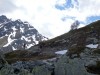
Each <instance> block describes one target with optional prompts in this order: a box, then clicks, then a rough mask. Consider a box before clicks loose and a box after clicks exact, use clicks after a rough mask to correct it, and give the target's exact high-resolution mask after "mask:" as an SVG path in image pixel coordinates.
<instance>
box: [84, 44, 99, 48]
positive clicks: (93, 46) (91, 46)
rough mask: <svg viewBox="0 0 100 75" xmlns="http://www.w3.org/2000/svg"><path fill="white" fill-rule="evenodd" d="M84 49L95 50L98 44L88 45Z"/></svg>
mask: <svg viewBox="0 0 100 75" xmlns="http://www.w3.org/2000/svg"><path fill="white" fill-rule="evenodd" d="M86 47H89V48H97V47H98V44H95V45H94V44H89V45H86Z"/></svg>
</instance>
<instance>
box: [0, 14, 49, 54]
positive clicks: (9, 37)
mask: <svg viewBox="0 0 100 75" xmlns="http://www.w3.org/2000/svg"><path fill="white" fill-rule="evenodd" d="M47 39H48V38H46V37H45V36H43V35H41V34H40V33H39V32H38V31H37V30H36V29H35V28H34V27H33V26H32V25H30V24H29V23H28V22H26V21H25V22H22V21H21V20H20V19H18V20H15V21H13V20H11V19H8V18H7V17H6V16H5V15H2V16H0V48H1V50H2V51H3V52H9V51H12V50H19V49H24V48H23V46H24V45H25V46H26V47H25V49H28V48H30V47H31V46H34V45H36V44H38V42H39V41H43V40H47Z"/></svg>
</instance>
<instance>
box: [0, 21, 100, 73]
mask: <svg viewBox="0 0 100 75" xmlns="http://www.w3.org/2000/svg"><path fill="white" fill-rule="evenodd" d="M65 50H67V51H65ZM38 51H39V52H38ZM60 52H61V54H58V53H60ZM63 52H65V53H64V54H63ZM0 74H1V75H100V20H98V21H96V22H93V23H91V24H89V25H86V26H85V27H83V28H79V29H74V30H71V31H69V32H68V33H65V34H63V35H60V36H58V37H55V38H53V39H49V40H47V41H43V42H39V44H37V45H34V46H32V47H31V48H29V49H28V50H15V51H12V52H9V53H6V54H5V58H4V56H3V54H2V53H0Z"/></svg>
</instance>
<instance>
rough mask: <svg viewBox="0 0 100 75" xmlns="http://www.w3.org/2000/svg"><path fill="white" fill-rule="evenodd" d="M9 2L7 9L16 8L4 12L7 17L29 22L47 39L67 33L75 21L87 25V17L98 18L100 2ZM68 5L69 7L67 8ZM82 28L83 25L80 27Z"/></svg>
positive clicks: (38, 0)
mask: <svg viewBox="0 0 100 75" xmlns="http://www.w3.org/2000/svg"><path fill="white" fill-rule="evenodd" d="M2 1H3V0H2ZM4 1H6V0H4ZM9 2H10V3H8V5H7V6H8V7H11V6H16V7H17V8H16V9H14V8H15V7H14V8H13V7H11V8H9V9H10V10H14V11H12V13H10V12H8V10H7V11H5V12H7V13H6V15H7V16H8V17H10V18H13V19H19V18H20V19H22V20H23V21H24V20H26V21H28V22H30V23H31V25H33V26H34V27H35V28H36V29H37V30H39V32H40V33H42V34H43V35H45V36H47V37H49V38H52V37H55V36H59V35H61V34H63V33H66V32H68V31H69V30H70V25H71V24H72V23H73V22H74V21H75V20H79V21H81V22H84V23H87V18H88V17H90V16H100V8H99V6H100V0H88V1H87V0H70V2H69V0H15V1H14V4H12V1H11V0H10V1H9ZM69 3H71V7H69V6H68V5H69ZM9 4H11V6H10V5H9ZM5 7H6V6H5ZM61 7H63V8H64V9H62V8H61ZM0 8H1V7H0ZM82 26H84V24H81V25H80V27H82Z"/></svg>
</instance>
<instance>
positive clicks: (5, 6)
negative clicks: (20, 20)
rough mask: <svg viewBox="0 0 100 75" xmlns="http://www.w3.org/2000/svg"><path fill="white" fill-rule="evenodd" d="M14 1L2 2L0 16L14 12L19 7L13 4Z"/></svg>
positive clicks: (2, 0)
mask: <svg viewBox="0 0 100 75" xmlns="http://www.w3.org/2000/svg"><path fill="white" fill-rule="evenodd" d="M13 1H14V0H0V14H3V13H7V12H10V13H11V12H12V11H13V10H15V9H16V8H17V7H16V6H15V5H14V4H13Z"/></svg>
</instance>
